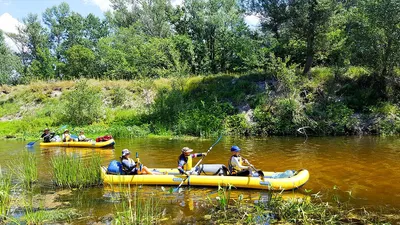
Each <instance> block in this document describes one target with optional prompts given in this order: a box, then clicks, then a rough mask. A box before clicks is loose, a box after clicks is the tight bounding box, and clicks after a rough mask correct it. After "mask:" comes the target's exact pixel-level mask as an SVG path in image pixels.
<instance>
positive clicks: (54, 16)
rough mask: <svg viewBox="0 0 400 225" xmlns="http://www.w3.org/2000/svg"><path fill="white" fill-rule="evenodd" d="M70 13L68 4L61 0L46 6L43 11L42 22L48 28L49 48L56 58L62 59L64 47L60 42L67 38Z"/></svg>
mask: <svg viewBox="0 0 400 225" xmlns="http://www.w3.org/2000/svg"><path fill="white" fill-rule="evenodd" d="M70 15H71V12H70V8H69V5H68V4H67V3H65V2H62V3H61V4H60V5H58V6H53V7H51V8H47V9H46V11H45V12H44V13H43V15H42V17H43V23H44V24H45V25H47V27H48V28H49V30H50V32H49V41H50V43H51V49H52V51H53V52H54V53H55V56H56V58H57V59H58V60H62V58H63V53H64V49H63V48H62V43H63V42H64V41H65V40H67V38H68V32H67V24H68V22H67V20H68V19H69V16H70Z"/></svg>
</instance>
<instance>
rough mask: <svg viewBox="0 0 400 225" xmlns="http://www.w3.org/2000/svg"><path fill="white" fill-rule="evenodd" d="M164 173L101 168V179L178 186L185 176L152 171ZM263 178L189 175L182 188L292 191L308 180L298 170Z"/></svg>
mask: <svg viewBox="0 0 400 225" xmlns="http://www.w3.org/2000/svg"><path fill="white" fill-rule="evenodd" d="M152 170H156V171H158V172H162V173H165V174H163V175H112V174H107V173H106V169H105V168H104V167H102V169H101V171H102V178H103V182H104V183H105V184H111V185H116V184H117V185H118V184H123V185H128V184H130V185H173V186H175V185H176V186H178V185H179V184H180V183H181V182H182V180H184V179H185V178H186V176H183V175H180V174H179V172H178V171H177V170H176V169H152ZM264 174H265V178H264V180H261V179H260V178H259V177H239V176H212V175H191V176H190V177H189V178H188V179H186V180H185V182H184V183H183V185H182V186H206V187H218V186H228V185H232V186H234V187H236V188H251V189H266V190H279V191H282V190H292V189H296V188H299V187H301V186H303V185H304V184H305V183H306V182H307V181H308V179H309V176H310V175H309V172H308V171H307V170H300V171H298V173H297V174H296V175H295V176H293V177H290V178H272V177H274V174H276V173H274V172H264Z"/></svg>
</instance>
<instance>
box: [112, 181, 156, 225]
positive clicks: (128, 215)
mask: <svg viewBox="0 0 400 225" xmlns="http://www.w3.org/2000/svg"><path fill="white" fill-rule="evenodd" d="M130 190H131V187H130V186H129V188H128V189H127V191H125V192H124V193H122V195H121V203H122V204H121V205H117V204H114V206H115V209H116V211H117V212H116V213H115V216H114V221H113V223H114V224H118V225H120V224H121V225H123V224H141V225H146V224H160V223H161V216H162V210H161V206H160V199H158V198H157V197H156V196H155V195H154V194H150V196H148V197H147V196H144V195H142V193H141V191H140V190H139V189H138V188H137V187H135V188H134V192H133V193H132V192H131V191H130Z"/></svg>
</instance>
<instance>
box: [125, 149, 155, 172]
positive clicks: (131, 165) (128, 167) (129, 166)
mask: <svg viewBox="0 0 400 225" xmlns="http://www.w3.org/2000/svg"><path fill="white" fill-rule="evenodd" d="M130 156H131V152H130V151H129V149H124V150H122V155H121V164H122V170H123V171H124V172H125V174H127V175H136V174H150V175H153V173H152V172H150V170H149V169H148V168H147V167H145V166H142V165H140V166H139V165H138V163H135V161H134V160H133V159H131V158H130ZM138 167H139V168H138Z"/></svg>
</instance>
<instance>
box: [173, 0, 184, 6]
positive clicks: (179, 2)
mask: <svg viewBox="0 0 400 225" xmlns="http://www.w3.org/2000/svg"><path fill="white" fill-rule="evenodd" d="M182 4H183V0H171V5H172V6H174V7H176V6H178V5H182Z"/></svg>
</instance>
